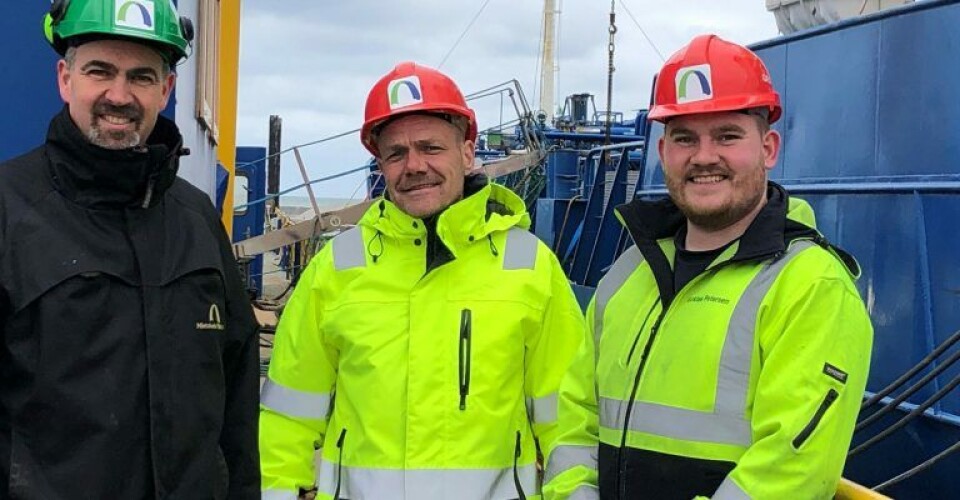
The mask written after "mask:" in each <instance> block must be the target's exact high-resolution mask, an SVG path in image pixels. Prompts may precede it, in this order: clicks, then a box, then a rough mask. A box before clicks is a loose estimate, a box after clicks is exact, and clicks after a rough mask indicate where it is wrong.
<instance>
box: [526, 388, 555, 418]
mask: <svg viewBox="0 0 960 500" xmlns="http://www.w3.org/2000/svg"><path fill="white" fill-rule="evenodd" d="M527 415H528V416H529V417H530V421H531V422H533V423H535V424H549V423H552V422H556V421H557V395H556V394H555V393H554V394H548V395H546V396H542V397H539V398H527Z"/></svg>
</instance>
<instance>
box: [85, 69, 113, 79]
mask: <svg viewBox="0 0 960 500" xmlns="http://www.w3.org/2000/svg"><path fill="white" fill-rule="evenodd" d="M86 75H87V76H90V77H93V78H96V79H98V80H103V79H105V78H109V77H110V72H109V71H107V70H105V69H100V68H90V69H88V70H87V71H86Z"/></svg>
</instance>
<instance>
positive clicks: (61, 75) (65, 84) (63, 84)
mask: <svg viewBox="0 0 960 500" xmlns="http://www.w3.org/2000/svg"><path fill="white" fill-rule="evenodd" d="M70 76H71V75H70V69H69V68H67V61H64V60H63V59H60V61H58V62H57V87H59V89H60V99H63V102H65V103H67V104H70V99H71V97H72V95H73V93H72V92H71V91H70Z"/></svg>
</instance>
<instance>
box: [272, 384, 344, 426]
mask: <svg viewBox="0 0 960 500" xmlns="http://www.w3.org/2000/svg"><path fill="white" fill-rule="evenodd" d="M260 404H262V405H263V406H266V407H267V408H270V409H271V410H273V411H275V412H277V413H282V414H284V415H289V416H291V417H299V418H316V419H324V418H327V413H328V412H329V411H330V394H329V393H327V394H318V393H315V392H304V391H298V390H296V389H291V388H289V387H284V386H282V385H280V384H278V383H276V382H274V381H273V380H271V379H269V378H268V379H267V380H266V382H264V383H263V389H261V390H260Z"/></svg>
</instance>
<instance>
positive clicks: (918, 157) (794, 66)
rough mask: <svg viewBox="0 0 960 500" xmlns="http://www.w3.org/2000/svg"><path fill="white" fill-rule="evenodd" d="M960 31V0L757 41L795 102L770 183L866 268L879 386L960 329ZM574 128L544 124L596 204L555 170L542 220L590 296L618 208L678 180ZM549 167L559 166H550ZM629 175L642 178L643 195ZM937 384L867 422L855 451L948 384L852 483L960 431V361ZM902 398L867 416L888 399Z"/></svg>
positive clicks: (940, 483) (912, 460) (868, 455)
mask: <svg viewBox="0 0 960 500" xmlns="http://www.w3.org/2000/svg"><path fill="white" fill-rule="evenodd" d="M957 26H960V0H944V1H927V2H918V3H915V4H911V5H909V6H907V7H902V8H898V9H894V10H890V11H885V12H881V13H878V14H873V15H870V16H865V17H862V18H858V19H855V20H851V21H847V22H842V23H838V24H834V25H830V26H825V27H822V28H819V29H814V30H809V31H805V32H800V33H797V34H794V35H791V36H785V37H780V38H776V39H773V40H770V41H767V42H763V43H759V44H756V45H754V46H753V47H752V48H753V49H754V50H756V51H757V53H758V54H760V56H761V57H762V58H763V59H764V61H765V62H766V64H767V66H768V68H769V69H770V71H771V73H772V77H773V81H774V83H775V84H776V86H777V89H778V91H779V92H780V93H781V97H782V99H783V104H784V112H785V114H784V117H783V118H782V119H781V120H780V121H779V122H778V123H777V124H776V128H777V129H778V130H779V131H780V132H781V134H783V137H784V141H783V148H782V151H781V157H780V162H779V164H778V165H777V167H776V168H775V169H774V170H773V172H772V174H771V177H772V179H774V180H775V181H777V182H779V183H781V184H783V185H784V186H786V187H787V189H788V190H789V191H790V192H791V193H792V194H793V195H796V196H800V197H803V198H804V199H806V200H808V201H809V202H810V203H811V205H812V206H813V208H814V210H815V211H816V214H817V219H818V225H819V227H820V229H821V231H823V233H824V234H825V235H826V236H827V237H828V238H829V239H830V240H831V241H834V242H836V243H838V244H839V245H840V246H841V247H843V248H845V249H847V250H848V251H850V252H851V253H853V254H854V255H855V256H856V257H857V258H858V260H859V261H860V263H861V265H862V267H863V276H862V277H861V279H860V281H859V288H860V292H861V293H862V295H863V297H864V298H865V301H866V304H867V307H868V309H869V312H870V315H871V318H872V320H873V323H874V327H875V330H876V336H875V346H874V352H873V361H872V372H871V376H870V381H869V384H868V391H869V392H868V396H870V395H872V394H874V393H876V392H879V391H881V390H882V389H883V388H884V387H886V386H887V385H888V384H890V383H891V382H893V381H894V380H896V379H897V378H899V377H900V376H901V375H902V374H904V373H905V372H907V371H908V370H910V369H911V368H912V367H914V366H915V365H917V364H918V363H920V362H921V360H923V359H924V358H925V357H926V356H928V355H929V354H930V353H931V351H932V350H934V348H935V347H936V346H938V345H940V344H941V343H943V342H944V341H946V340H947V339H948V338H950V337H951V335H953V334H954V333H955V332H957V331H958V330H960V250H958V249H960V230H958V221H960V196H958V195H960V141H958V140H957V137H958V133H960V92H958V91H957V89H956V82H958V81H960V64H957V60H958V58H960V30H957V29H956V27H957ZM593 125H600V124H599V123H594V124H593ZM636 132H637V135H639V136H640V139H641V140H642V139H643V138H648V139H647V141H646V143H648V144H655V143H656V142H657V141H658V140H659V138H660V137H661V136H662V132H663V130H662V126H660V125H659V124H646V126H645V127H641V126H640V125H639V124H638V125H637V127H636ZM571 134H572V135H576V134H575V133H564V134H562V135H554V136H553V141H551V136H550V132H547V133H545V134H544V137H545V140H544V144H545V145H546V146H547V147H548V148H551V147H562V146H565V147H569V146H570V145H571V144H577V145H579V147H580V148H581V150H580V152H579V168H578V170H577V172H578V173H579V174H580V175H581V178H580V179H579V180H578V181H577V182H578V185H579V189H573V190H572V191H574V192H575V193H576V194H578V195H580V196H582V197H583V198H580V197H577V196H567V197H563V196H560V194H561V193H564V192H570V191H571V189H570V187H569V184H570V182H571V179H569V178H568V177H566V175H567V174H566V173H552V172H549V170H548V172H547V178H548V188H547V190H546V193H545V195H546V197H545V198H543V199H541V200H539V201H538V204H537V219H536V230H537V233H538V235H539V236H540V237H541V238H543V239H544V240H545V241H548V242H550V243H551V244H553V246H554V248H555V249H557V253H558V255H559V256H560V258H561V260H562V261H563V262H564V265H565V268H566V269H567V270H568V273H569V275H570V278H571V279H572V280H573V281H574V282H575V283H576V284H577V287H576V288H577V291H578V294H580V295H581V296H582V297H585V296H586V295H587V294H589V292H590V291H591V289H592V287H595V286H596V284H597V281H598V280H599V278H600V277H601V276H602V274H603V273H604V272H605V270H606V269H607V268H608V267H609V266H610V264H611V263H612V262H613V260H614V258H615V256H616V255H618V254H619V253H620V252H622V251H623V249H624V248H625V247H626V245H627V244H628V243H629V242H628V239H629V238H627V237H626V235H625V234H624V233H623V231H622V230H621V228H620V225H619V223H618V222H617V221H616V220H615V217H614V215H613V210H612V209H613V206H614V205H615V204H618V203H622V202H623V201H624V200H625V199H630V198H631V197H633V196H634V195H635V196H643V197H659V196H664V195H665V194H666V188H665V186H664V182H663V173H662V170H661V167H660V162H659V158H658V156H657V152H656V148H649V149H646V148H644V147H643V144H644V143H643V142H637V143H635V144H634V143H628V144H622V145H621V144H614V145H612V146H609V147H608V148H605V150H606V151H609V152H610V153H611V154H610V156H609V157H607V158H606V161H604V160H603V158H604V155H603V154H602V152H603V151H604V148H601V147H599V145H600V144H602V141H601V140H599V139H596V138H595V137H593V136H590V137H589V138H588V137H587V135H586V134H584V135H582V136H580V137H579V138H577V137H571ZM591 139H592V141H591ZM559 141H562V142H559ZM554 154H556V153H554ZM564 154H572V153H564ZM632 158H638V160H636V161H634V160H632ZM547 165H548V169H549V167H550V165H551V162H550V161H548V163H547ZM563 170H564V172H566V171H568V170H570V169H569V168H565V169H563ZM631 174H632V175H633V176H636V177H637V178H638V179H639V180H638V181H637V182H636V188H635V189H633V190H631V187H632V186H630V185H629V184H630V181H628V177H629V176H630V175H631ZM594 179H596V180H597V181H596V182H594ZM551 180H552V182H553V183H554V184H553V187H552V188H551V184H550V182H551ZM558 211H563V212H564V213H563V214H558V213H557V212H558ZM581 213H582V214H583V215H582V217H579V216H580V214H581ZM565 214H569V215H565ZM558 237H559V239H560V240H561V241H556V240H557V239H558ZM957 352H960V347H958V346H956V345H955V346H953V347H951V348H949V349H947V350H946V352H945V353H944V354H943V355H941V356H940V357H939V358H938V359H937V360H935V361H934V362H932V363H930V365H929V366H926V367H925V368H924V369H922V370H919V372H918V373H917V374H916V375H915V376H913V377H912V378H911V379H909V381H908V382H907V384H906V385H904V386H903V387H901V388H900V389H899V390H897V391H894V392H893V394H892V395H891V397H896V396H897V395H899V394H902V393H903V391H904V390H905V388H906V387H908V386H909V385H911V384H913V383H915V382H916V381H917V380H919V379H920V378H921V377H924V376H925V375H927V374H931V371H932V370H935V369H936V368H937V367H938V366H939V363H941V362H943V360H944V359H945V358H947V357H948V356H951V355H954V353H957ZM930 379H931V380H930V382H929V383H927V384H925V385H922V387H921V388H920V389H919V390H918V391H917V392H915V393H914V394H912V395H909V396H908V397H906V398H904V399H905V401H904V402H903V403H901V404H899V405H898V406H897V407H896V408H892V409H891V411H889V413H888V414H886V415H885V416H884V417H882V418H880V419H878V420H877V421H876V422H873V423H871V424H870V425H868V426H865V427H864V428H863V429H862V430H860V431H858V432H857V433H856V434H855V436H854V443H853V448H854V449H856V448H857V447H858V446H860V445H862V444H863V443H865V442H867V441H868V440H870V438H872V437H873V436H875V435H877V434H878V433H880V432H882V431H884V430H885V429H886V428H888V427H889V426H891V425H892V424H894V423H895V422H897V421H898V420H900V419H901V418H903V417H904V416H905V415H907V414H908V413H909V412H911V411H913V410H915V409H916V408H917V407H918V405H922V404H923V403H924V402H925V401H928V400H929V399H930V398H931V397H933V396H934V395H935V394H936V393H937V391H941V392H945V393H946V394H945V395H944V396H943V397H942V399H939V400H938V401H937V402H936V403H934V404H932V405H931V407H930V408H929V409H928V410H926V411H925V412H924V413H923V414H922V415H921V416H920V417H919V418H915V419H913V420H911V421H909V423H907V424H906V425H905V426H904V427H903V428H902V429H899V430H897V431H895V432H893V433H892V434H890V436H889V437H888V438H886V439H883V440H881V441H879V442H878V443H877V444H876V445H875V446H870V447H868V448H866V449H864V450H862V451H861V450H857V452H856V453H855V454H854V455H852V456H851V458H850V459H849V461H848V464H847V469H846V471H845V475H846V476H847V477H850V478H852V479H853V480H855V481H857V482H859V483H861V484H864V485H867V486H874V485H877V484H879V483H882V482H884V481H886V480H888V479H890V478H892V477H894V476H896V475H898V474H900V473H902V472H904V471H906V470H908V469H910V468H912V467H914V466H916V465H918V464H920V463H922V462H923V461H925V460H927V459H929V458H931V457H933V456H934V455H936V454H937V453H939V452H940V451H942V450H944V449H946V448H948V447H949V446H951V445H953V444H955V443H957V442H958V441H960V390H955V389H954V388H955V387H956V386H957V384H960V365H954V366H950V367H948V368H946V369H945V370H943V371H942V372H941V373H939V374H936V375H935V376H932V377H930ZM891 397H887V398H884V399H883V400H881V401H880V403H879V404H878V405H876V406H874V407H871V408H870V409H867V410H866V411H864V412H863V414H862V417H861V418H865V417H867V416H868V415H870V414H872V413H873V412H874V411H877V410H878V409H880V408H884V407H885V406H886V405H887V404H890V403H891V401H892V399H891ZM957 470H960V453H954V454H953V455H950V456H948V457H947V458H945V459H943V460H942V461H940V462H939V463H937V464H936V465H935V466H934V467H932V468H930V469H928V470H925V471H923V472H920V473H918V474H916V475H915V476H913V477H911V478H909V479H906V480H904V481H902V482H900V483H898V484H896V485H894V486H892V487H891V488H889V489H887V490H884V493H886V494H888V495H891V496H893V497H895V498H953V497H956V496H957V495H960V494H958V493H956V492H958V491H960V475H957V474H955V471H957Z"/></svg>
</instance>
